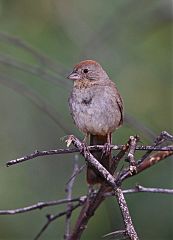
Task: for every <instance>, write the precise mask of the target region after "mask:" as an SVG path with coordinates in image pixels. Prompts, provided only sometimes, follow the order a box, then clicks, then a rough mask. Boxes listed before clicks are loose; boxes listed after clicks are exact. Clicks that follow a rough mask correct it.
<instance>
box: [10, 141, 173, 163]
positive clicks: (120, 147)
mask: <svg viewBox="0 0 173 240" xmlns="http://www.w3.org/2000/svg"><path fill="white" fill-rule="evenodd" d="M110 147H111V150H123V148H124V147H126V146H125V145H111V146H110ZM87 148H88V149H89V150H90V151H91V152H92V151H98V150H100V151H101V150H102V149H103V148H104V145H95V146H88V147H87ZM135 150H137V151H145V150H152V151H163V152H164V151H173V146H172V145H171V146H166V147H153V146H136V149H135ZM75 152H80V150H79V149H77V148H60V149H54V150H44V151H38V150H35V151H34V152H33V153H31V154H29V155H25V156H23V157H21V158H16V159H14V160H10V161H8V162H7V163H6V166H7V167H9V166H12V165H15V164H18V163H22V162H25V161H28V160H31V159H34V158H37V157H41V156H49V155H58V154H66V153H75Z"/></svg>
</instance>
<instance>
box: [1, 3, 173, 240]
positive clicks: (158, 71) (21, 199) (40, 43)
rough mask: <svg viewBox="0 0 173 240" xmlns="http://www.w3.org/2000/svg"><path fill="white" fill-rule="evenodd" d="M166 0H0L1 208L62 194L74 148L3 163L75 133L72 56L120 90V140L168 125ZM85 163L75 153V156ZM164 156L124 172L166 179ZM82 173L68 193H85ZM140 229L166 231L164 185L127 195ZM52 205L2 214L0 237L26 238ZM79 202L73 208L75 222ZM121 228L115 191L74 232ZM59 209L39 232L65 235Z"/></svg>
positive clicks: (145, 235)
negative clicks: (99, 69)
mask: <svg viewBox="0 0 173 240" xmlns="http://www.w3.org/2000/svg"><path fill="white" fill-rule="evenodd" d="M171 2H172V1H171V0H145V1H144V0H141V1H138V0H122V1H115V0H109V1H103V0H94V1H92V0H88V1H83V0H71V1H68V0H63V1H62V0H61V1H60V0H37V1H34V0H30V1H28V0H13V1H10V0H0V151H1V157H0V209H14V208H19V207H24V206H27V205H30V204H33V203H36V202H38V201H43V200H45V201H48V200H54V199H61V198H65V196H66V195H65V191H64V189H65V184H66V182H67V180H68V179H69V177H70V175H71V173H72V168H73V160H74V154H70V155H59V156H51V157H41V158H39V159H35V160H32V161H28V162H25V163H23V164H20V165H16V166H13V167H10V168H6V167H5V164H6V162H7V161H8V160H10V159H14V158H16V157H20V156H23V155H25V154H28V153H31V152H33V151H34V150H35V149H38V150H48V149H56V148H60V147H66V146H65V143H64V141H62V140H61V138H62V137H63V136H65V135H67V134H69V133H73V134H75V135H76V136H78V137H81V138H82V134H81V133H79V131H78V130H77V129H76V127H75V126H74V124H73V121H72V119H71V116H70V113H69V109H68V103H67V99H68V95H69V93H70V89H71V87H72V82H70V81H69V80H67V79H66V76H67V74H68V73H69V72H70V71H71V70H72V67H73V65H74V64H75V63H77V62H79V61H80V60H83V59H95V60H97V61H98V62H100V63H101V65H102V66H103V67H104V69H106V71H107V72H108V73H109V75H110V77H111V78H112V79H113V80H114V81H115V82H116V84H117V87H118V89H119V91H120V92H121V94H122V96H123V99H124V104H125V113H126V116H127V120H126V122H125V124H124V126H123V127H122V128H121V129H119V130H118V131H117V133H116V134H114V139H113V142H114V143H116V144H123V143H125V141H126V140H127V139H128V137H129V136H130V135H134V134H139V136H140V138H141V142H142V144H146V143H147V144H151V143H152V141H153V139H154V136H156V135H157V134H159V133H160V132H161V131H162V130H166V131H169V132H171V131H172V127H173V125H172V102H173V101H172V100H173V99H172V94H173V90H172V89H173V82H172V66H171V64H172V43H173V39H172V6H171V5H172V3H171ZM83 163H84V161H83V159H82V158H81V157H80V158H79V164H80V165H82V164H83ZM172 169H173V165H172V163H171V158H169V159H167V160H165V161H163V162H162V163H160V164H158V165H157V166H154V167H152V168H151V169H149V170H147V171H146V172H144V173H142V174H141V175H140V176H136V177H134V178H132V179H129V180H128V181H127V182H125V183H124V185H123V187H124V188H129V187H134V186H135V184H136V183H139V184H141V185H144V186H146V187H163V188H164V187H165V188H171V187H172V184H173V178H172ZM86 192H87V185H86V182H85V173H84V172H83V173H81V174H80V176H78V177H77V179H76V181H75V185H74V190H73V196H80V195H83V194H86ZM126 198H127V202H128V205H129V209H130V212H131V215H132V218H133V222H134V225H135V227H136V229H137V232H138V234H139V236H140V238H141V239H144V240H154V239H157V240H163V239H164V240H170V239H172V238H173V229H172V219H173V200H172V196H168V195H163V194H151V193H140V194H133V195H127V196H126ZM64 209H65V206H59V207H52V208H49V209H43V210H41V211H38V210H37V211H33V212H29V213H25V214H20V215H14V216H0V239H33V237H34V236H35V235H36V234H37V233H38V231H39V230H40V228H41V227H42V226H43V224H44V223H45V221H46V218H45V215H46V214H47V213H52V214H54V213H58V212H60V211H63V210H64ZM78 213H79V212H78V211H76V212H75V213H74V214H73V223H74V222H75V219H76V217H77V214H78ZM122 228H123V223H122V219H121V215H120V212H119V209H118V206H117V204H116V203H115V201H114V200H113V199H108V200H107V201H106V202H105V203H104V204H102V206H101V207H100V208H99V210H98V211H97V212H96V214H95V216H94V217H93V218H92V220H91V221H90V223H89V225H88V228H87V230H86V231H85V233H84V234H83V237H82V239H93V240H97V239H101V237H102V236H103V235H104V234H106V233H109V232H111V231H115V230H118V229H122ZM63 234H64V218H60V219H59V220H57V221H56V222H54V223H53V224H51V226H50V227H49V228H48V229H47V231H46V232H45V233H44V234H43V236H42V238H41V239H63Z"/></svg>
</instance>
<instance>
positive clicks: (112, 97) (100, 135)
mask: <svg viewBox="0 0 173 240" xmlns="http://www.w3.org/2000/svg"><path fill="white" fill-rule="evenodd" d="M68 79H70V80H72V81H73V88H72V91H71V94H70V96H69V99H68V102H69V108H70V112H71V115H72V118H73V120H74V123H75V125H76V126H77V128H78V129H79V130H80V131H81V132H82V133H84V134H85V137H88V136H89V137H90V145H104V146H110V145H111V144H112V133H113V132H114V131H115V130H116V129H117V128H119V127H120V126H121V125H122V124H123V116H124V114H123V100H122V97H121V96H120V93H119V91H118V89H117V87H116V85H115V83H114V82H113V81H112V80H111V79H110V78H109V76H108V74H107V73H106V71H105V70H104V69H103V68H102V66H101V65H100V64H99V63H98V62H96V61H94V60H84V61H81V62H80V63H78V64H76V65H75V66H74V68H73V71H72V72H71V73H70V75H69V76H68ZM84 139H85V138H84ZM106 148H107V147H106ZM110 152H111V151H108V152H107V153H103V152H101V151H96V152H93V156H94V157H95V158H96V159H97V160H98V161H99V162H100V163H101V164H102V166H103V167H105V168H106V169H107V170H108V171H109V172H110V168H111V164H112V163H111V153H110ZM86 179H87V182H88V184H89V185H95V184H101V183H103V181H104V179H103V178H102V176H101V175H100V174H99V173H98V172H97V171H96V170H95V169H93V168H92V167H91V166H90V165H87V174H86Z"/></svg>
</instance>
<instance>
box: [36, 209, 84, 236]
mask: <svg viewBox="0 0 173 240" xmlns="http://www.w3.org/2000/svg"><path fill="white" fill-rule="evenodd" d="M78 207H80V204H76V205H75V206H73V207H71V212H72V211H74V210H75V209H76V208H78ZM64 215H67V211H64V212H61V213H58V214H56V215H50V214H48V215H46V217H47V222H46V223H45V225H44V226H43V227H42V229H41V230H40V232H39V233H38V234H37V235H36V237H35V238H34V240H37V239H39V237H40V236H41V235H42V233H43V232H44V231H45V230H46V229H47V227H48V226H49V224H50V223H51V222H53V221H55V220H56V219H57V218H60V217H62V216H64Z"/></svg>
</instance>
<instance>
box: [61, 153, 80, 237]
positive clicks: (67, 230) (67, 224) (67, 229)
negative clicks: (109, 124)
mask: <svg viewBox="0 0 173 240" xmlns="http://www.w3.org/2000/svg"><path fill="white" fill-rule="evenodd" d="M77 157H78V156H77V155H76V156H75V158H74V169H73V173H72V176H71V177H70V181H68V183H67V185H66V189H65V190H66V192H67V199H68V200H69V201H70V200H71V199H72V188H73V184H74V181H75V177H74V176H76V175H77V172H78V163H77V161H78V159H77ZM72 207H73V205H72V202H71V201H70V202H68V203H67V214H66V222H65V234H64V239H68V237H69V235H70V222H71V219H70V218H71V213H72V211H71V209H72Z"/></svg>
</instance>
